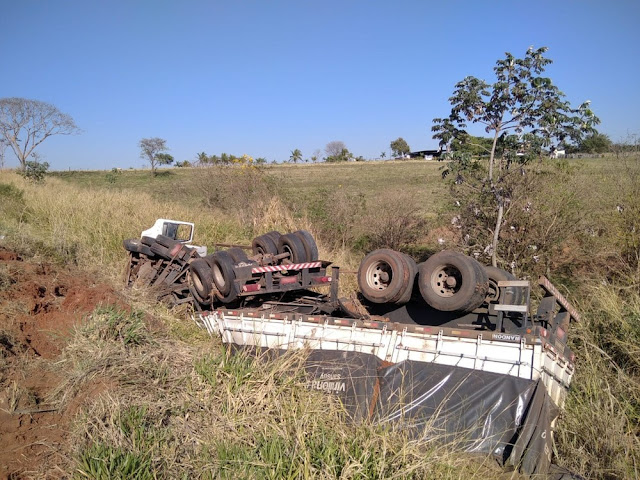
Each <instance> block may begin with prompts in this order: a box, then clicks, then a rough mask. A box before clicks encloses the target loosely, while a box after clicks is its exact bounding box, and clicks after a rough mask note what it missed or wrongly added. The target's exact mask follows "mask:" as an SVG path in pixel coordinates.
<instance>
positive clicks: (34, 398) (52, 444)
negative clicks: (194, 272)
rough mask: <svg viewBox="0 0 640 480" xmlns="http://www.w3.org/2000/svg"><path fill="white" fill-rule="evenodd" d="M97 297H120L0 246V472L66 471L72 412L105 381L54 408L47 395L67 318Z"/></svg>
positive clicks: (58, 377)
mask: <svg viewBox="0 0 640 480" xmlns="http://www.w3.org/2000/svg"><path fill="white" fill-rule="evenodd" d="M100 304H115V305H122V306H124V305H125V303H124V302H123V300H122V299H121V298H120V297H119V295H118V294H117V293H116V292H115V291H114V290H113V289H112V287H110V286H108V285H105V284H103V283H100V282H97V281H96V280H95V279H94V278H91V277H90V276H88V275H87V274H86V273H81V272H80V271H78V270H76V269H74V268H71V267H62V266H55V265H51V264H47V263H41V262H34V261H30V260H28V259H26V258H22V257H21V256H20V255H19V254H17V253H15V252H13V251H10V250H7V249H6V248H3V247H0V479H2V480H5V479H18V478H35V477H38V478H41V475H42V472H48V474H47V475H46V476H48V477H51V475H52V473H51V472H56V471H59V473H60V474H59V476H58V478H64V477H67V476H68V474H69V472H68V470H67V468H64V467H68V466H69V462H70V459H69V458H68V453H69V452H70V451H71V448H70V445H69V441H70V427H71V422H72V419H73V417H74V415H75V413H77V411H78V409H79V408H80V407H81V406H82V404H84V403H85V402H86V401H88V400H90V399H91V398H93V397H95V396H96V395H98V394H99V393H100V392H101V391H102V390H103V389H104V385H102V384H101V383H100V381H97V382H95V384H94V385H93V386H92V388H89V389H85V390H84V391H83V392H82V393H81V394H80V395H79V396H78V397H76V398H74V399H73V400H72V401H71V402H69V404H67V405H66V406H65V408H64V409H63V410H61V409H58V407H57V405H56V404H55V403H52V395H53V393H54V392H55V391H56V389H58V388H59V386H60V385H62V384H63V382H64V378H63V373H62V372H63V371H64V369H61V368H59V365H57V362H58V361H59V359H60V354H61V352H62V349H63V348H64V346H65V344H66V342H67V340H68V338H69V335H70V333H71V329H72V327H73V326H74V324H76V323H77V322H81V321H82V319H83V318H85V317H86V316H87V314H89V313H90V312H91V311H93V310H94V309H95V307H96V306H97V305H100ZM58 466H59V468H57V467H58ZM54 476H56V475H54Z"/></svg>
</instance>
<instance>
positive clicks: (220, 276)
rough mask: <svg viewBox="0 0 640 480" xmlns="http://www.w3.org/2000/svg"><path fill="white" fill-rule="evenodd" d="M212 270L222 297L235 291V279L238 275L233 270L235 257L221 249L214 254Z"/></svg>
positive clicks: (214, 282)
mask: <svg viewBox="0 0 640 480" xmlns="http://www.w3.org/2000/svg"><path fill="white" fill-rule="evenodd" d="M211 272H212V274H213V284H214V285H215V286H216V288H217V289H218V291H219V292H220V295H221V296H222V297H225V296H226V295H228V294H229V293H230V292H232V291H233V288H232V287H233V281H234V280H235V277H236V275H235V272H234V271H233V258H231V255H229V252H227V251H225V250H221V251H219V252H216V253H214V254H213V259H212V265H211Z"/></svg>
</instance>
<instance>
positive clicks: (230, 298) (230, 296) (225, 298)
mask: <svg viewBox="0 0 640 480" xmlns="http://www.w3.org/2000/svg"><path fill="white" fill-rule="evenodd" d="M238 293H239V292H238V286H237V285H236V283H235V282H231V284H230V288H229V292H228V293H227V294H226V295H222V294H221V293H220V292H218V293H217V294H216V298H217V299H218V300H219V301H220V302H221V303H224V304H225V305H226V304H229V303H233V302H234V301H236V300H237V298H238Z"/></svg>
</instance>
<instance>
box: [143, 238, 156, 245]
mask: <svg viewBox="0 0 640 480" xmlns="http://www.w3.org/2000/svg"><path fill="white" fill-rule="evenodd" d="M140 242H141V243H143V244H144V245H146V246H147V247H150V246H151V245H153V244H154V243H156V239H155V238H153V237H142V238H141V239H140Z"/></svg>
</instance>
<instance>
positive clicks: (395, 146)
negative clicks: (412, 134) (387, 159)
mask: <svg viewBox="0 0 640 480" xmlns="http://www.w3.org/2000/svg"><path fill="white" fill-rule="evenodd" d="M389 146H390V147H391V154H392V155H393V156H394V157H396V158H399V157H404V156H405V155H407V154H408V153H409V152H410V151H411V149H410V148H409V144H408V143H407V142H406V140H405V139H404V138H402V137H398V138H396V139H395V140H394V141H392V142H391V144H390V145H389Z"/></svg>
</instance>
